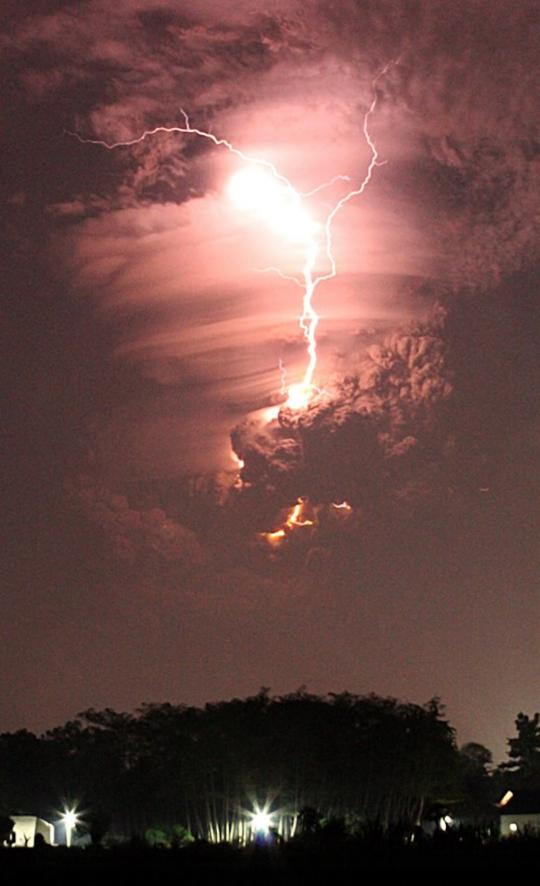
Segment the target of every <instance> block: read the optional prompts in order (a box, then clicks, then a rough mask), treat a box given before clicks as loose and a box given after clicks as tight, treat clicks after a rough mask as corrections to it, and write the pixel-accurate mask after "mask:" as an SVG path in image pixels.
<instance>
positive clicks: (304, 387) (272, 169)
mask: <svg viewBox="0 0 540 886" xmlns="http://www.w3.org/2000/svg"><path fill="white" fill-rule="evenodd" d="M398 62H399V59H397V60H395V61H390V62H388V64H387V65H385V67H384V68H383V69H382V71H380V73H379V74H378V75H377V76H376V77H375V79H374V80H373V82H372V92H373V99H372V101H371V104H370V106H369V108H368V110H367V111H366V113H365V114H364V119H363V125H362V131H363V135H364V138H365V141H366V144H367V145H368V147H369V149H370V151H371V158H370V161H369V164H368V168H367V171H366V174H365V176H364V178H363V180H362V181H361V182H360V184H359V185H358V186H357V187H355V188H352V189H351V190H349V191H348V192H347V193H346V194H345V195H344V196H343V197H341V198H340V199H339V200H338V201H337V202H336V203H335V204H334V205H333V206H332V208H331V209H330V211H329V213H328V214H327V216H326V218H325V220H324V224H323V226H322V229H323V231H324V235H323V237H324V254H325V257H326V261H327V264H328V270H327V271H326V272H325V273H322V274H318V275H317V274H316V272H315V269H316V264H317V260H318V257H319V252H320V245H319V233H318V231H317V229H316V226H315V225H313V226H311V225H310V226H307V230H306V233H305V235H304V236H302V237H301V240H302V242H303V246H304V249H305V251H304V263H303V266H302V272H301V273H302V276H301V278H300V277H293V276H289V275H286V274H283V273H282V272H281V270H280V269H279V268H273V267H272V268H265V269H264V270H265V271H272V272H275V273H278V274H279V275H280V276H281V277H282V278H283V279H285V280H289V281H291V282H293V283H295V284H296V285H298V286H300V287H301V288H302V290H303V298H302V314H301V316H300V318H299V325H300V328H301V330H302V332H303V334H304V338H305V340H306V342H307V355H308V362H307V366H306V369H305V372H304V376H303V378H302V381H301V382H299V383H297V384H293V385H291V386H290V387H289V388H288V392H287V393H288V397H287V401H286V404H285V405H286V406H288V407H289V408H291V409H303V408H306V407H307V406H308V404H309V402H310V400H311V399H312V397H313V396H314V395H315V394H316V393H320V390H319V388H317V387H316V386H315V385H314V383H313V379H314V375H315V370H316V366H317V336H316V333H317V326H318V323H319V315H318V314H317V312H316V310H315V308H314V306H313V300H314V296H315V292H316V290H317V287H318V286H319V285H320V284H321V283H324V282H325V281H326V280H330V279H332V278H333V277H335V276H336V275H337V265H336V260H335V258H334V255H333V239H332V237H333V235H332V226H333V223H334V220H335V218H336V216H337V215H338V213H339V212H340V211H341V210H342V209H343V207H344V206H346V205H347V203H349V201H350V200H352V199H353V198H354V197H358V196H361V195H362V194H363V193H364V191H365V189H366V188H367V186H368V184H369V182H370V181H371V178H372V175H373V172H374V170H375V168H376V167H377V166H382V165H383V164H384V162H386V161H380V160H379V155H378V152H377V148H376V146H375V143H374V141H373V139H372V137H371V135H370V132H369V120H370V117H371V115H372V114H373V113H374V111H375V108H376V106H377V94H376V86H377V82H378V80H379V79H380V78H381V77H383V76H384V75H385V74H386V73H387V72H388V70H389V69H390V67H391V66H392V65H395V64H397V63H398ZM181 114H182V117H183V119H184V125H183V126H155V127H154V128H153V129H146V130H145V131H144V132H143V133H142V134H141V135H139V136H137V137H135V138H132V139H128V140H125V141H116V142H107V141H105V140H103V139H93V138H83V137H82V136H81V135H80V134H79V133H77V132H71V131H69V130H66V134H67V135H70V136H72V137H74V138H76V139H77V140H78V141H79V142H81V143H82V144H85V145H88V144H90V145H99V146H101V147H103V148H106V149H107V150H109V151H112V150H115V149H117V148H123V147H130V146H133V145H137V144H140V143H141V142H143V141H145V140H146V139H147V138H151V137H152V136H155V135H158V134H166V135H176V134H179V135H180V134H185V135H195V136H198V137H199V138H204V139H207V140H208V141H211V142H212V143H213V144H214V145H215V146H216V147H223V148H225V149H226V150H227V151H229V153H230V154H233V155H234V156H236V157H238V158H239V159H241V160H242V161H244V163H247V164H250V165H252V166H258V167H261V168H263V169H266V170H267V171H268V172H269V173H270V174H271V176H272V178H273V179H274V180H275V181H276V182H278V183H279V184H280V185H281V186H283V188H284V189H285V192H286V194H287V196H288V199H289V200H290V209H291V212H294V211H296V212H300V211H301V210H302V203H303V200H305V199H307V198H309V197H312V196H313V195H314V194H317V193H319V192H320V191H321V190H323V189H325V188H329V187H332V186H333V185H335V184H336V183H337V182H348V181H350V178H349V176H347V175H335V176H334V177H333V178H332V179H330V180H329V181H327V182H323V183H322V184H320V185H317V187H315V188H313V189H312V190H311V191H306V192H300V191H297V190H296V189H295V188H294V187H293V185H292V183H291V182H290V181H289V179H288V178H286V176H284V175H283V174H282V173H281V172H279V170H278V169H277V168H276V166H274V164H273V163H271V162H270V160H267V159H266V158H264V157H254V156H252V155H250V154H246V153H245V152H244V151H241V150H240V149H239V148H237V147H235V146H234V145H233V144H232V143H231V142H230V141H228V140H227V139H225V138H219V137H218V136H216V135H214V134H213V133H212V132H208V131H206V130H204V129H198V128H196V127H194V126H192V125H191V123H190V120H189V117H188V115H187V113H186V111H185V110H184V109H183V108H182V109H181ZM306 218H307V216H306Z"/></svg>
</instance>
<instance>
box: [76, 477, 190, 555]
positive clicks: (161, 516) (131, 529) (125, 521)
mask: <svg viewBox="0 0 540 886" xmlns="http://www.w3.org/2000/svg"><path fill="white" fill-rule="evenodd" d="M66 503H67V505H68V507H69V508H70V510H73V511H74V512H75V513H78V514H80V515H81V516H82V517H84V518H85V519H87V520H88V521H89V522H90V523H92V524H94V525H95V526H97V527H98V528H99V529H100V530H101V531H102V532H103V533H104V536H105V538H106V540H107V543H108V545H109V546H110V547H111V549H112V551H113V552H114V554H115V556H117V557H118V558H119V559H120V560H123V561H125V562H126V563H131V564H134V565H139V566H140V565H141V563H144V564H145V565H146V566H148V561H149V560H150V563H151V566H152V567H153V568H155V566H156V563H158V564H159V563H170V564H173V565H174V566H175V567H179V568H181V569H184V570H191V571H193V570H197V568H198V567H199V566H200V565H201V562H202V552H201V547H200V545H199V542H198V540H197V537H196V535H195V533H194V532H192V531H191V530H190V529H187V528H186V527H185V526H182V524H180V523H178V522H177V521H175V520H173V519H171V518H170V517H168V516H167V514H166V513H165V512H164V511H163V510H162V509H161V508H158V507H153V508H146V509H144V508H134V507H131V506H130V504H129V502H128V500H127V498H126V496H125V495H120V494H118V493H113V492H111V491H110V490H108V489H107V487H106V486H104V485H103V484H101V483H97V482H96V481H95V479H94V478H92V477H90V476H87V475H86V476H85V475H79V476H77V477H73V478H70V479H69V480H67V481H66Z"/></svg>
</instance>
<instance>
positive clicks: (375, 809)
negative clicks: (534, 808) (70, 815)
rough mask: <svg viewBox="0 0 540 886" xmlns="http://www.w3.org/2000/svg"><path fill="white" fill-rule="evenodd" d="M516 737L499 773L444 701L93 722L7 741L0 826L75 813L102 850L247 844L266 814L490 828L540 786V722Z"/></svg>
mask: <svg viewBox="0 0 540 886" xmlns="http://www.w3.org/2000/svg"><path fill="white" fill-rule="evenodd" d="M516 726H517V730H518V735H517V737H516V738H515V739H511V740H510V750H509V757H510V759H509V761H508V763H507V764H503V766H502V767H500V768H499V769H498V770H495V771H493V770H492V767H491V762H492V761H491V754H490V752H489V751H488V750H487V749H486V748H484V747H483V746H482V745H479V744H475V743H470V744H468V745H465V746H464V747H463V748H462V749H461V750H459V749H458V747H457V745H456V741H455V733H454V730H453V729H452V727H451V726H450V724H449V723H448V722H447V720H446V719H445V717H444V710H443V707H442V706H441V704H440V701H439V700H438V699H432V700H431V701H429V702H428V703H427V704H424V705H416V704H410V703H402V702H400V701H398V700H397V699H394V698H387V697H380V696H377V695H373V694H372V695H367V696H359V695H353V694H350V693H347V692H344V693H340V694H333V693H330V694H329V695H326V696H319V695H312V694H309V693H307V692H305V691H304V690H299V691H297V692H295V693H293V694H289V695H284V696H271V695H270V693H269V690H267V689H262V690H261V691H260V692H259V693H258V694H257V695H255V696H251V697H248V698H245V699H233V700H231V701H226V702H219V703H213V704H207V705H206V706H205V707H204V708H196V707H189V706H185V705H172V704H145V705H143V706H142V707H141V708H139V709H138V710H137V711H136V712H135V713H121V712H120V713H119V712H116V711H114V710H112V709H109V708H107V709H105V710H102V711H96V710H94V709H90V710H87V711H84V712H83V713H81V714H79V715H78V716H77V717H76V718H75V719H73V720H70V721H68V722H67V723H66V724H65V725H63V726H61V727H58V728H56V729H52V730H50V731H48V732H46V733H45V734H43V735H41V736H36V735H34V734H32V733H30V732H27V731H25V730H22V731H19V732H15V733H5V734H3V735H0V813H1V814H4V815H9V814H14V813H17V812H24V813H28V814H38V815H41V816H42V817H44V818H48V819H49V820H54V817H55V814H56V817H57V816H58V813H59V812H60V811H61V810H62V808H64V807H71V806H77V808H78V809H79V810H80V814H81V818H82V819H83V821H85V822H86V825H87V827H88V829H89V830H90V832H91V834H92V836H93V838H94V839H95V840H96V841H99V839H100V838H101V837H102V836H103V834H104V833H105V831H107V830H110V831H112V832H114V833H116V834H118V835H122V836H128V835H132V834H135V833H138V834H145V833H147V832H149V831H152V830H153V831H156V830H159V831H160V832H161V833H169V834H171V833H177V834H187V833H189V834H191V835H193V836H196V837H200V838H204V839H210V840H212V841H216V842H219V841H220V840H234V839H242V838H243V837H245V835H246V828H248V827H249V822H250V816H251V815H252V813H253V812H254V811H256V810H257V809H265V810H267V811H268V812H271V813H272V814H273V819H272V820H273V824H274V826H275V827H276V829H277V831H279V833H281V834H282V836H284V837H289V836H291V835H292V834H294V833H295V831H297V829H298V828H302V827H303V828H304V829H305V828H308V827H310V822H311V823H312V824H313V822H314V821H324V820H326V821H327V822H328V821H331V820H334V821H335V820H341V821H342V822H344V823H346V824H347V825H349V826H354V825H359V824H361V823H365V822H376V823H377V825H378V826H379V827H381V828H382V829H383V830H387V829H389V828H391V827H392V826H395V825H398V824H400V825H408V826H414V825H415V824H417V823H418V822H419V821H420V820H421V819H422V818H423V817H425V816H426V815H428V814H429V812H430V810H432V809H443V808H445V809H458V810H459V809H465V810H466V812H467V814H468V815H470V816H473V817H475V816H476V817H477V818H478V817H480V818H481V817H482V816H485V815H488V814H489V812H490V810H492V809H493V804H494V803H495V802H496V799H498V796H500V795H501V791H502V790H503V787H512V786H513V787H514V788H515V787H519V786H521V785H525V786H529V787H531V786H532V787H535V786H536V787H540V777H539V776H540V726H539V722H538V714H536V715H534V717H533V718H532V719H530V718H529V717H527V716H526V715H524V714H520V715H519V716H518V719H517V720H516ZM310 816H311V817H310ZM175 829H176V831H175Z"/></svg>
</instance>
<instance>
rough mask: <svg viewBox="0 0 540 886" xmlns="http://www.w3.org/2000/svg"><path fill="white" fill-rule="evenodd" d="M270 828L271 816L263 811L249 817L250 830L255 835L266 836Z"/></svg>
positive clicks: (260, 810)
mask: <svg viewBox="0 0 540 886" xmlns="http://www.w3.org/2000/svg"><path fill="white" fill-rule="evenodd" d="M271 827H272V816H271V814H270V813H269V812H265V810H264V809H259V810H257V812H254V813H253V815H252V816H251V828H252V830H253V831H254V832H255V833H256V834H263V835H264V836H266V835H267V834H268V833H269V831H270V828H271Z"/></svg>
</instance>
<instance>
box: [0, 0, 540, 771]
mask: <svg viewBox="0 0 540 886" xmlns="http://www.w3.org/2000/svg"><path fill="white" fill-rule="evenodd" d="M2 7H3V12H2V13H1V16H2V26H3V27H2V36H1V38H0V39H1V48H2V58H3V70H2V81H3V84H4V88H3V102H2V107H1V111H0V114H1V123H2V126H1V135H0V139H1V157H2V170H3V173H4V175H3V177H2V184H1V199H2V221H3V234H2V241H1V242H2V258H3V262H2V264H3V274H2V281H3V285H2V302H1V308H0V329H1V335H2V339H1V359H2V364H3V365H2V378H3V379H4V380H5V382H6V384H5V395H4V397H3V402H4V405H3V410H2V412H3V415H2V422H1V428H2V447H3V456H2V471H3V484H2V485H3V489H4V491H3V496H2V497H3V507H2V524H3V525H2V551H3V558H2V559H3V567H2V584H3V590H2V626H3V628H2V635H3V637H2V642H1V643H0V669H1V673H2V682H3V686H4V690H3V705H2V709H1V711H0V730H2V731H5V730H15V729H19V728H22V727H26V728H29V729H32V730H40V731H41V730H43V729H46V728H49V727H51V726H54V725H58V724H60V723H62V722H64V721H65V720H66V719H67V718H69V717H72V716H73V715H74V714H75V713H76V712H78V711H81V710H84V709H86V708H88V707H91V706H92V707H96V708H102V707H106V706H109V707H114V708H117V709H123V710H132V709H134V708H135V707H137V706H138V705H139V704H141V703H142V702H143V701H154V702H159V701H171V702H185V703H193V704H203V703H204V702H206V701H210V700H218V699H225V698H230V697H232V696H235V695H236V696H244V695H247V694H254V693H255V692H257V691H258V689H259V688H260V687H261V686H268V687H271V690H272V692H274V693H284V692H290V691H293V690H294V689H297V688H298V687H300V686H302V685H305V686H307V688H308V690H309V691H312V692H321V693H324V692H328V691H335V692H339V691H342V690H344V689H347V690H349V691H351V692H356V693H359V694H363V693H369V692H372V691H373V692H376V693H379V694H383V695H393V696H396V697H398V698H400V699H403V700H410V701H414V702H418V703H422V702H425V701H427V700H428V699H429V698H431V697H432V696H434V695H437V696H440V697H441V698H442V700H443V702H444V703H445V704H446V706H447V714H448V717H449V719H450V721H451V723H452V724H453V725H454V726H455V727H456V728H457V730H458V741H459V742H460V743H462V742H465V741H469V740H475V741H480V742H483V743H484V744H486V745H487V746H488V747H490V748H491V749H492V750H493V751H494V753H495V757H496V759H497V760H499V759H501V758H502V756H503V754H504V746H505V739H506V738H507V737H508V736H509V735H511V734H513V732H514V726H513V721H514V717H515V715H516V714H517V712H518V711H520V710H524V711H526V712H529V713H531V712H533V711H535V710H537V709H538V706H539V694H538V664H539V661H538V658H539V656H538V649H539V640H540V605H539V601H538V594H537V576H538V565H539V564H538V520H537V511H538V500H539V498H538V460H537V448H536V446H535V443H536V441H537V439H538V428H539V421H538V418H539V416H538V408H537V391H538V389H539V362H540V360H539V354H540V349H539V342H538V330H539V329H540V324H539V319H540V318H539V308H538V296H537V289H538V251H539V250H538V233H537V226H536V221H537V211H538V188H537V184H538V177H539V176H538V170H539V163H538V149H537V145H538V141H537V136H538V128H537V123H538V105H537V94H538V52H537V49H538V38H539V34H538V5H537V3H535V2H532V0H531V2H529V0H519V2H517V3H516V2H509V0H462V2H459V0H439V2H437V0H340V2H331V0H326V2H323V0H302V2H292V0H290V2H272V0H267V2H263V0H256V2H246V0H240V2H239V0H235V2H234V3H225V2H218V0H197V2H195V0H185V2H183V0H182V2H180V0H161V2H158V0H156V2H154V0H118V2H116V3H112V4H111V3H110V2H105V0H87V2H74V0H69V2H67V0H63V2H62V0H39V2H38V0H34V2H33V3H31V4H21V3H20V2H18V0H4V3H3V4H2ZM27 10H29V11H27ZM385 68H386V71H385V73H384V75H382V76H379V77H378V75H380V74H381V72H382V71H383V69H385ZM375 78H377V80H376V82H375V83H374V81H375ZM374 99H375V100H376V107H375V109H374V111H373V113H372V114H371V116H370V117H369V132H370V136H371V138H372V139H373V141H374V143H375V144H376V148H377V151H378V154H379V158H380V160H381V161H384V164H383V165H380V166H377V167H376V168H375V169H374V171H373V176H372V179H371V181H370V183H369V186H368V187H367V188H366V190H365V192H364V194H363V195H362V196H360V197H357V198H354V199H353V200H351V201H350V202H349V203H348V204H347V205H346V206H345V207H344V208H343V210H342V211H341V212H340V213H339V214H338V215H337V216H336V219H335V223H334V226H333V240H334V254H335V258H336V261H337V267H338V275H337V276H336V278H334V279H331V280H328V281H326V282H324V283H322V284H321V285H320V287H319V288H318V289H317V292H316V295H315V299H314V305H315V307H316V310H317V312H318V314H319V315H320V318H321V319H320V324H319V328H318V334H317V337H318V353H319V361H318V365H317V370H316V373H315V382H316V384H317V386H318V387H319V388H320V389H321V394H320V395H317V396H314V398H313V399H312V401H311V402H310V404H309V406H308V407H307V408H305V409H300V410H293V409H288V408H287V407H286V406H284V405H283V403H284V397H283V396H282V395H281V394H280V389H281V387H282V378H281V373H280V365H281V366H282V367H283V368H284V370H285V373H286V384H287V385H289V384H291V383H294V382H298V381H299V380H300V379H301V377H302V374H303V371H304V367H305V363H306V348H305V341H304V339H303V337H302V333H301V331H300V329H299V328H298V317H299V314H300V313H301V299H302V292H301V290H300V289H299V288H298V286H296V285H295V284H294V283H293V282H291V281H290V280H285V279H280V277H279V276H278V275H277V274H275V273H267V272H264V273H262V272H261V269H264V268H267V267H269V266H278V267H279V268H280V269H281V271H282V272H283V274H285V275H296V274H298V273H299V270H300V269H301V265H302V249H301V246H300V245H299V244H298V243H297V242H295V241H294V240H291V239H290V238H286V237H283V236H281V235H280V233H279V232H277V231H274V230H271V229H270V228H269V227H268V226H267V225H265V224H264V222H262V221H261V220H256V219H255V220H254V219H253V218H252V217H250V215H249V213H247V214H246V213H245V212H242V211H241V210H240V209H239V208H238V207H237V206H235V205H234V204H233V202H232V201H231V199H230V194H229V192H228V182H229V181H230V178H231V176H232V175H234V174H235V173H236V172H238V170H240V169H241V168H242V162H241V161H239V160H238V158H236V157H234V156H232V155H231V154H230V153H229V152H228V151H227V150H224V149H222V148H219V147H216V146H214V145H213V144H212V143H210V142H209V141H208V140H205V139H204V138H200V137H197V136H194V135H186V134H172V135H167V134H163V133H161V134H159V133H158V134H156V135H155V136H152V137H149V138H146V139H145V140H144V141H142V142H140V143H139V144H136V145H133V146H130V147H119V148H115V149H114V150H107V149H106V148H104V147H102V146H99V145H92V144H84V143H82V142H81V141H80V140H78V139H77V138H76V137H74V136H73V135H70V134H69V133H73V132H76V133H78V134H79V135H80V136H81V137H82V138H84V139H94V140H104V141H107V142H118V141H128V140H132V139H134V138H136V137H137V136H139V135H140V134H141V133H142V132H144V131H145V130H148V129H152V128H154V127H159V126H165V127H174V126H181V125H182V124H183V119H182V113H181V109H185V110H186V112H187V113H188V114H189V117H190V121H191V124H192V126H194V127H198V128H200V129H202V130H205V131H211V132H213V133H215V134H216V135H217V136H219V137H223V138H226V139H228V140H229V141H231V142H232V143H233V144H234V145H235V146H236V147H238V148H240V149H241V150H242V151H245V152H246V153H248V154H250V155H255V156H257V157H264V158H266V159H268V160H270V161H271V162H272V163H273V164H275V166H276V167H277V168H278V169H279V171H280V173H282V174H283V175H285V176H286V177H287V178H288V179H289V180H290V181H291V182H292V183H293V185H294V187H295V188H296V189H297V190H298V191H301V192H307V191H310V190H311V189H313V188H315V187H317V186H318V185H319V184H321V183H322V182H324V181H327V180H329V179H331V178H333V177H334V176H335V175H338V174H340V175H347V176H349V177H350V179H351V182H352V183H353V184H354V183H358V182H359V181H361V180H362V179H363V178H364V176H365V174H366V169H367V166H368V164H369V161H370V149H369V146H368V144H367V142H366V139H365V136H364V134H363V131H362V127H363V122H364V118H365V114H366V112H367V110H368V108H369V107H370V105H371V103H372V102H373V100H374ZM347 187H348V185H347V184H346V183H345V182H343V181H339V182H336V183H335V184H334V185H332V186H331V187H329V188H328V189H325V190H324V191H321V192H319V193H318V194H317V195H315V197H314V198H313V201H312V202H311V203H310V211H312V212H313V214H314V216H316V217H317V218H318V219H320V218H322V217H323V216H324V215H325V214H327V213H328V212H329V210H330V208H331V206H332V204H333V203H335V201H336V200H338V199H339V198H340V197H341V196H343V194H344V193H345V192H346V190H347ZM324 259H325V256H324V254H323V255H322V256H321V257H320V263H321V268H322V269H323V270H324V268H323V266H324ZM6 395H7V396H6ZM280 406H281V409H280V410H279V412H278V407H280ZM276 414H277V417H276ZM238 459H241V460H242V461H243V462H244V467H243V470H242V473H241V475H239V472H238ZM299 498H302V500H303V501H304V505H303V511H302V514H303V518H304V522H308V521H309V522H310V525H306V526H293V527H292V528H290V527H289V528H288V529H287V531H286V533H285V536H284V537H283V538H282V539H281V540H280V541H279V543H276V544H270V543H269V542H268V541H267V540H266V539H265V537H264V533H268V532H271V531H275V530H277V529H279V528H280V527H282V526H283V525H284V522H285V521H286V519H287V515H288V514H290V512H291V508H293V507H294V505H295V503H296V502H297V500H298V499H299ZM344 501H346V502H347V503H348V504H349V505H350V510H348V509H346V508H341V509H338V508H336V507H335V505H336V504H339V503H342V502H344Z"/></svg>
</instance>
